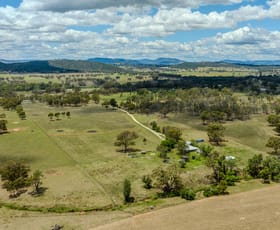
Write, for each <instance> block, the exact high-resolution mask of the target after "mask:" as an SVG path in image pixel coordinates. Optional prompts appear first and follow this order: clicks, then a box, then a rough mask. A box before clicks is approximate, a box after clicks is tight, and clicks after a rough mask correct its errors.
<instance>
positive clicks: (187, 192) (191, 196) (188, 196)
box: [180, 189, 196, 200]
mask: <svg viewBox="0 0 280 230" xmlns="http://www.w3.org/2000/svg"><path fill="white" fill-rule="evenodd" d="M180 195H181V197H182V198H183V199H185V200H195V197H196V193H195V192H194V191H193V190H192V189H182V190H181V192H180Z"/></svg>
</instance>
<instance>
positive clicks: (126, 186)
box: [123, 179, 132, 203]
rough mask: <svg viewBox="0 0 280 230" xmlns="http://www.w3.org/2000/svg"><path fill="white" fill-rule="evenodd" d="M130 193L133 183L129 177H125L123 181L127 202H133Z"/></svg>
mask: <svg viewBox="0 0 280 230" xmlns="http://www.w3.org/2000/svg"><path fill="white" fill-rule="evenodd" d="M130 193H131V183H130V181H129V180H128V179H125V180H124V182H123V197H124V202H125V203H129V202H132V199H131V197H130Z"/></svg>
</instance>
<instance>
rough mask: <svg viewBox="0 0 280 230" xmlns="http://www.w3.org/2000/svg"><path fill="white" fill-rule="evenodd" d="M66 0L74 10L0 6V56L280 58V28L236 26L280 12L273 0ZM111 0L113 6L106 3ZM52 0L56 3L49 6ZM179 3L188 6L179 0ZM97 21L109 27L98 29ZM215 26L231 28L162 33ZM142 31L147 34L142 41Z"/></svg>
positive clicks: (30, 1) (28, 3)
mask: <svg viewBox="0 0 280 230" xmlns="http://www.w3.org/2000/svg"><path fill="white" fill-rule="evenodd" d="M69 2H70V3H69V4H67V7H68V8H69V7H70V8H69V9H72V10H73V11H67V10H68V9H66V8H67V7H66V8H65V5H66V4H65V1H54V0H49V1H45V0H41V1H37V0H36V1H35V0H25V1H24V2H23V3H22V5H21V7H20V8H19V9H16V8H13V7H0V15H1V17H0V34H1V36H0V42H1V46H0V58H3V59H9V58H10V59H21V58H22V59H53V58H77V59H84V58H88V57H95V56H104V57H127V58H139V57H150V58H157V57H177V58H181V59H189V60H206V59H210V60H222V59H229V58H232V59H241V58H242V59H266V58H267V59H280V54H279V52H278V50H279V49H280V41H279V39H280V32H279V31H268V30H265V29H260V28H252V27H242V28H238V25H239V23H240V22H246V21H248V20H262V19H265V18H273V19H278V18H280V1H279V0H273V1H270V2H269V3H268V5H267V7H264V6H253V5H248V6H243V7H240V8H239V9H236V10H231V11H223V12H214V11H213V12H210V13H208V14H205V13H202V12H200V11H198V10H191V8H190V7H193V5H192V4H195V5H202V4H209V3H219V2H223V3H237V2H240V1H239V0H228V1H221V0H200V1H190V0H187V1H179V0H176V1H167V0H159V1H156V0H144V1H141V2H140V1H134V2H135V4H140V5H142V6H143V8H138V7H133V6H132V5H130V4H128V3H129V2H131V1H128V0H127V1H125V0H121V1H116V0H114V1H113V0H111V1H110V0H103V1H102V2H101V1H93V0H92V1H76V2H79V3H80V4H81V8H77V7H75V6H76V4H77V3H76V2H74V1H70V0H69ZM110 2H111V3H112V2H113V3H112V4H113V5H114V4H115V6H118V8H112V7H110V8H106V7H105V6H109V5H110V4H109V3H110ZM55 4H57V8H56V9H55V8H53V9H52V7H55ZM92 4H100V5H99V8H100V9H97V10H77V9H84V8H86V9H91V8H92V7H93V5H92ZM102 4H103V6H102ZM171 4H172V7H171V8H165V7H161V8H159V9H157V11H156V13H155V14H153V15H151V14H150V10H151V8H150V7H149V6H148V5H150V6H151V5H160V6H164V5H165V6H169V7H170V6H171ZM180 4H184V5H186V6H189V8H182V7H179V6H181V5H180ZM63 6H64V8H63ZM110 6H112V5H110ZM119 6H122V7H119ZM101 8H102V9H101ZM23 9H25V10H23ZM27 9H28V10H30V11H26V10H27ZM35 9H38V11H37V10H35ZM58 9H60V10H58ZM40 10H42V11H40ZM48 10H49V11H48ZM65 10H66V11H65ZM64 11H65V12H64ZM98 25H99V26H100V25H101V26H100V28H101V31H99V32H98V30H96V32H94V31H92V30H93V28H94V27H95V26H98ZM102 25H106V26H107V27H104V28H103V27H102ZM108 27H109V29H106V28H108ZM102 28H103V31H102ZM218 28H227V29H230V30H232V31H231V32H228V33H219V34H217V36H215V37H211V38H205V39H201V40H198V41H195V42H191V43H184V42H168V41H165V38H164V36H166V35H170V34H174V33H176V32H178V31H192V30H197V29H209V30H210V29H218ZM105 29H106V30H105ZM83 30H85V31H83ZM86 30H87V31H86ZM104 30H105V31H104ZM143 37H148V38H149V37H153V38H149V39H148V40H150V41H147V40H146V39H143ZM159 37H160V38H159ZM181 40H182V39H181Z"/></svg>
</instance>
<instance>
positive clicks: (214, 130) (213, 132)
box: [207, 123, 225, 145]
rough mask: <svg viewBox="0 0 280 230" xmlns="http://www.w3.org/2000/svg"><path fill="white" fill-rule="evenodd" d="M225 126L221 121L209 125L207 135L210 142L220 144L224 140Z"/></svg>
mask: <svg viewBox="0 0 280 230" xmlns="http://www.w3.org/2000/svg"><path fill="white" fill-rule="evenodd" d="M224 131H225V127H224V126H223V125H222V124H220V123H211V124H209V125H208V127H207V135H208V137H209V141H210V142H214V143H215V144H216V145H219V144H220V143H221V142H222V141H223V137H224Z"/></svg>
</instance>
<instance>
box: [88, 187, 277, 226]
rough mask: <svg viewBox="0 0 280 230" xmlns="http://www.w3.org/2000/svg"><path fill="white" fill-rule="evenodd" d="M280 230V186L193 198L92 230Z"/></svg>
mask: <svg viewBox="0 0 280 230" xmlns="http://www.w3.org/2000/svg"><path fill="white" fill-rule="evenodd" d="M149 229H152V230H173V229H174V230H186V229H191V230H279V229H280V185H275V186H270V187H268V188H264V189H259V190H254V191H249V192H244V193H239V194H234V195H229V196H221V197H212V198H208V199H203V200H198V201H193V202H190V203H187V204H182V205H178V206H173V207H169V208H165V209H161V210H156V211H152V212H149V213H145V214H141V215H137V216H134V217H131V218H128V219H124V220H121V221H118V222H114V223H111V224H107V225H103V226H99V227H97V228H92V230H149Z"/></svg>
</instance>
